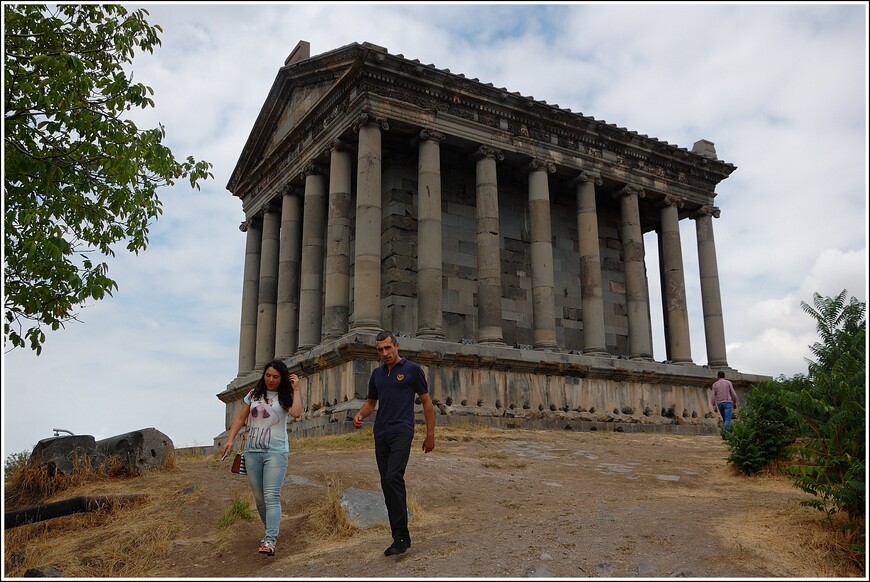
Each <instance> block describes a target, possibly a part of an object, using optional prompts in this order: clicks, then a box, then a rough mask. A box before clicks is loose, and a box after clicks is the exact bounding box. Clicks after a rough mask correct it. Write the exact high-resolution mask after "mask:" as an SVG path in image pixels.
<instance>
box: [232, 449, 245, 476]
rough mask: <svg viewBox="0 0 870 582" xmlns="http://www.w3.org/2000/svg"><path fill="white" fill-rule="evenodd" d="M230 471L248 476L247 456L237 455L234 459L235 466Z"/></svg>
mask: <svg viewBox="0 0 870 582" xmlns="http://www.w3.org/2000/svg"><path fill="white" fill-rule="evenodd" d="M230 471H231V472H233V473H238V474H240V475H247V474H248V471H247V470H246V469H245V455H244V454H242V453H236V456H235V458H234V459H233V466H232V467H230Z"/></svg>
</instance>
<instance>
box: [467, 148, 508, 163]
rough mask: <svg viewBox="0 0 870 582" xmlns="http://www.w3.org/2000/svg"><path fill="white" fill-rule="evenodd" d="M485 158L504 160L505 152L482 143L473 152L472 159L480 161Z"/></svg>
mask: <svg viewBox="0 0 870 582" xmlns="http://www.w3.org/2000/svg"><path fill="white" fill-rule="evenodd" d="M484 158H489V159H493V160H495V161H497V162H500V161H502V160H504V152H502V151H501V150H500V149H496V148H494V147H490V146H487V145H482V146H480V147H479V148H477V149H476V150H475V151H474V153H472V154H471V159H472V160H474V161H475V162H479V161H480V160H482V159H484Z"/></svg>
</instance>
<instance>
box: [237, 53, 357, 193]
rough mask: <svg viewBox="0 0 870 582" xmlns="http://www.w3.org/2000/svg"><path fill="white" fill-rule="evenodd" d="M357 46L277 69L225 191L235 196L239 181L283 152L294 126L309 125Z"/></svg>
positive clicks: (347, 72)
mask: <svg viewBox="0 0 870 582" xmlns="http://www.w3.org/2000/svg"><path fill="white" fill-rule="evenodd" d="M360 49H362V47H361V45H357V44H354V45H348V46H347V47H343V48H341V49H336V50H335V51H331V52H329V53H324V54H322V55H317V56H315V57H314V58H304V59H301V60H298V61H295V62H289V64H287V65H285V66H284V67H281V69H279V71H278V74H277V76H276V77H275V81H274V83H273V84H272V88H271V89H270V90H269V94H268V95H267V97H266V101H265V102H264V104H263V107H262V108H261V110H260V114H259V115H258V116H257V120H256V122H255V123H254V127H253V129H252V130H251V133H250V135H249V137H248V141H247V143H246V144H245V147H244V149H243V150H242V154H241V155H240V156H239V161H238V162H237V164H236V167H235V169H234V170H233V173H232V175H231V177H230V181H229V183H228V184H227V189H228V190H230V191H231V192H233V193H235V194H236V195H239V194H240V193H239V191H238V190H239V188H240V187H241V185H242V184H244V183H245V182H246V181H247V180H249V179H250V177H251V176H252V175H254V174H261V173H262V166H261V164H262V163H263V162H264V161H268V160H274V159H275V158H276V156H280V155H284V154H283V153H279V150H281V149H282V147H283V149H284V150H287V149H288V146H287V142H288V140H292V139H294V138H293V137H292V134H293V131H294V129H297V128H300V127H306V126H308V125H310V122H309V121H308V118H309V116H310V115H311V113H312V112H313V111H315V110H317V109H319V105H321V104H324V103H328V102H331V101H332V100H331V99H330V96H331V95H332V94H333V93H335V92H336V90H337V89H338V87H340V86H343V85H344V80H345V79H346V78H348V77H350V76H353V74H354V72H355V71H356V70H357V68H358V67H357V66H356V65H357V63H358V62H359V60H360V58H361V56H362V55H361V53H360ZM288 61H290V58H288ZM299 139H303V138H299ZM291 149H292V148H291ZM242 190H244V188H242Z"/></svg>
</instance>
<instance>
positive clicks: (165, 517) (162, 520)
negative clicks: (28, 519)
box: [4, 502, 178, 577]
mask: <svg viewBox="0 0 870 582" xmlns="http://www.w3.org/2000/svg"><path fill="white" fill-rule="evenodd" d="M177 530H178V522H177V520H176V519H175V517H174V516H173V515H172V511H171V506H163V507H162V508H160V507H157V508H155V507H154V506H153V504H151V503H148V502H138V503H130V504H127V505H124V506H122V507H118V506H116V507H115V508H114V509H113V510H112V511H95V512H89V513H79V514H74V515H67V516H64V517H58V518H55V519H51V520H47V521H43V522H38V523H34V524H30V525H24V526H20V527H17V528H12V529H9V530H6V531H5V532H4V546H5V554H4V564H5V571H6V574H7V575H9V576H16V577H17V576H22V575H23V574H24V572H26V571H27V570H28V569H29V568H34V567H40V566H44V565H45V564H51V565H52V566H54V567H56V568H58V569H59V570H60V571H62V572H63V573H64V576H65V577H133V576H142V575H143V574H147V575H160V574H161V572H159V571H155V570H156V569H159V566H157V565H159V564H161V563H163V558H164V556H165V555H166V553H167V550H168V548H169V544H170V540H172V539H173V538H174V537H175V535H176V534H177ZM162 574H167V575H168V574H169V573H168V572H162Z"/></svg>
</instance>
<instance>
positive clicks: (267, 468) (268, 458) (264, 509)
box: [245, 451, 287, 544]
mask: <svg viewBox="0 0 870 582" xmlns="http://www.w3.org/2000/svg"><path fill="white" fill-rule="evenodd" d="M245 468H246V469H247V470H248V481H249V482H250V483H251V490H252V491H253V492H254V501H256V503H257V513H259V514H260V519H261V520H262V521H263V525H264V526H266V536H265V538H264V539H265V541H267V542H271V543H273V544H274V543H276V542H277V541H278V529H279V527H280V525H281V488H282V487H283V486H284V476H285V475H286V474H287V453H269V452H266V451H245Z"/></svg>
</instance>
